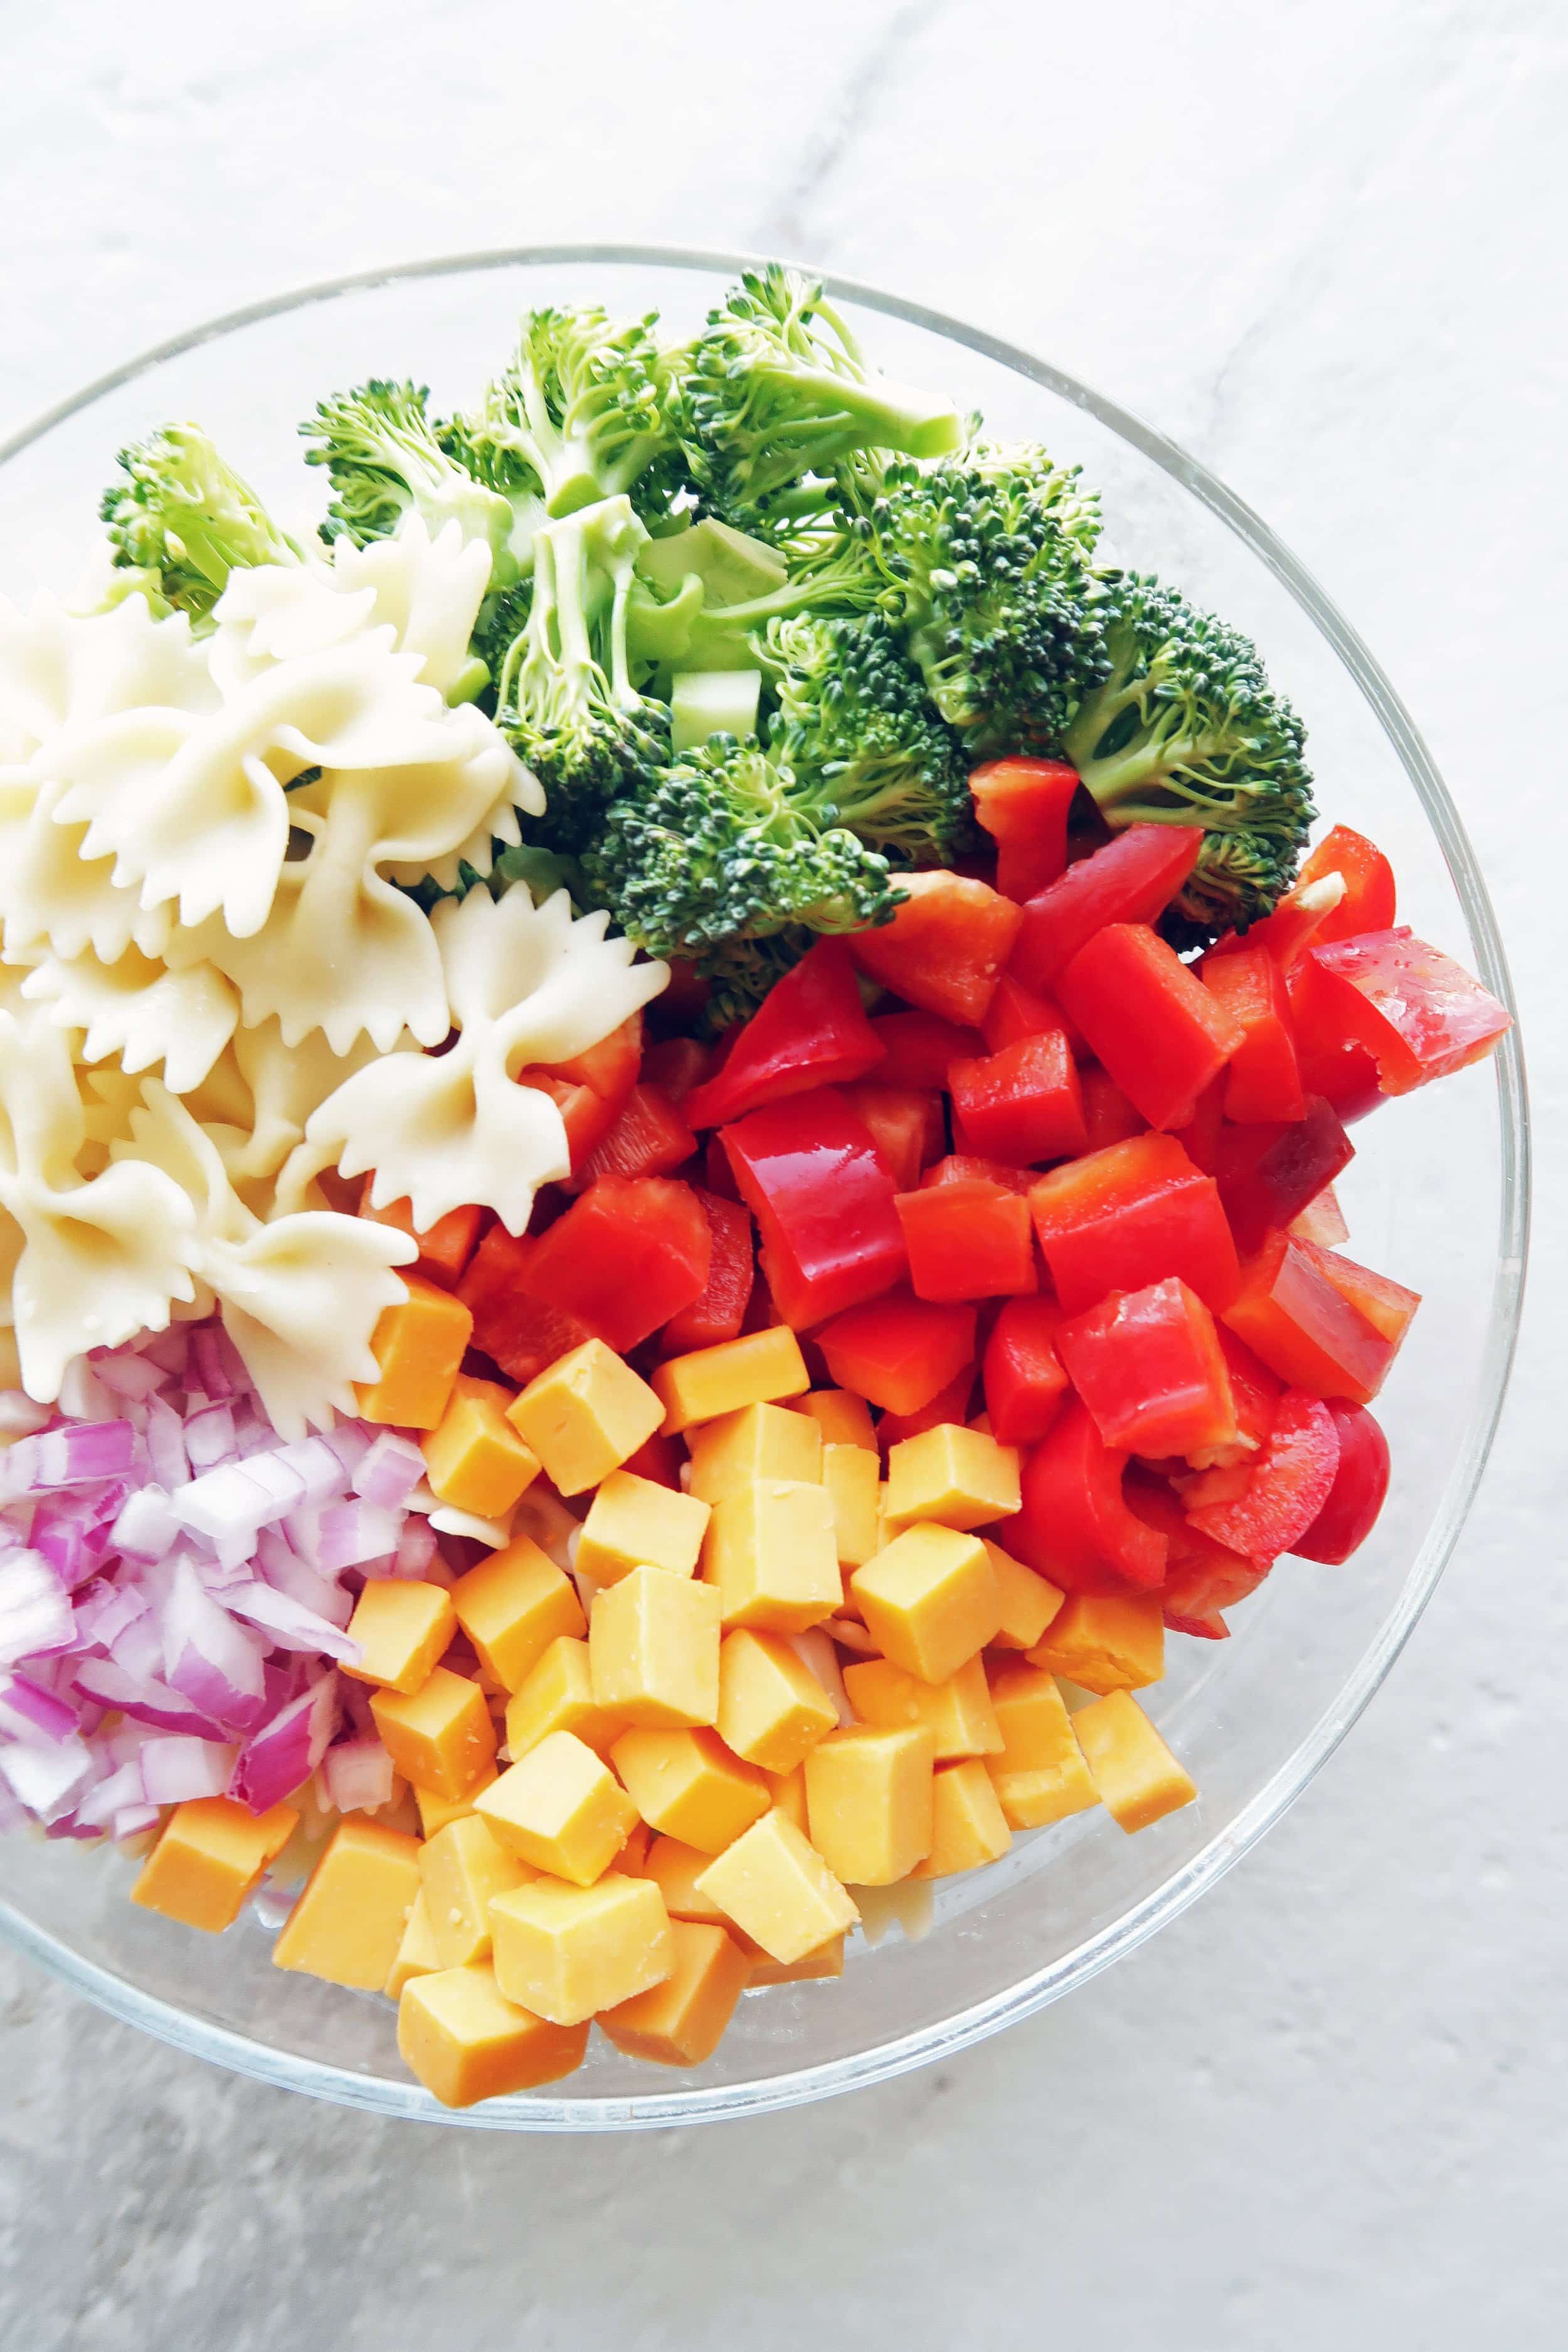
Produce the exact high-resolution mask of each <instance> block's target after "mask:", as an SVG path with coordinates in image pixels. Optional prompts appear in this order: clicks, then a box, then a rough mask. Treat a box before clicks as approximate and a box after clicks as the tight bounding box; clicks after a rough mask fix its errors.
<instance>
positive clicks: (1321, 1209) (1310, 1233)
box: [1286, 1184, 1351, 1249]
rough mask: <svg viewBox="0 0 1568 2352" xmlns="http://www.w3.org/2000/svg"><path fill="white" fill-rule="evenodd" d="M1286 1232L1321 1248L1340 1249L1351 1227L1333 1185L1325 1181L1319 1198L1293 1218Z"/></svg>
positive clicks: (1349, 1234) (1310, 1202) (1298, 1239)
mask: <svg viewBox="0 0 1568 2352" xmlns="http://www.w3.org/2000/svg"><path fill="white" fill-rule="evenodd" d="M1286 1231H1287V1233H1289V1236H1290V1238H1291V1240H1292V1241H1293V1242H1316V1243H1317V1244H1318V1247H1319V1248H1320V1249H1338V1247H1339V1245H1340V1244H1341V1243H1342V1242H1348V1241H1349V1239H1350V1237H1351V1229H1350V1227H1349V1225H1348V1224H1347V1223H1345V1213H1344V1211H1343V1210H1342V1208H1341V1206H1340V1196H1339V1194H1338V1193H1337V1192H1335V1190H1334V1188H1333V1186H1332V1185H1331V1184H1325V1185H1324V1187H1323V1189H1322V1191H1321V1192H1320V1193H1319V1194H1318V1196H1317V1198H1316V1199H1315V1200H1311V1201H1309V1202H1308V1203H1307V1205H1306V1207H1305V1208H1304V1209H1301V1210H1299V1211H1298V1213H1296V1215H1295V1216H1293V1217H1292V1218H1291V1220H1290V1223H1289V1225H1288V1226H1287V1227H1286Z"/></svg>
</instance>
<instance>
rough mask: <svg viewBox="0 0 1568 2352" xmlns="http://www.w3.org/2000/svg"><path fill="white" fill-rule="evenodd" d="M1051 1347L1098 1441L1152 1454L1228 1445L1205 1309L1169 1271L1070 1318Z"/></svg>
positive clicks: (1231, 1408) (1215, 1342)
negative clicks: (1091, 1420) (1090, 1418)
mask: <svg viewBox="0 0 1568 2352" xmlns="http://www.w3.org/2000/svg"><path fill="white" fill-rule="evenodd" d="M1057 1353H1058V1355H1059V1356H1060V1358H1061V1360H1062V1362H1063V1363H1064V1364H1065V1365H1066V1366H1067V1370H1068V1378H1069V1379H1070V1381H1072V1384H1073V1386H1074V1388H1075V1389H1076V1390H1077V1391H1078V1392H1079V1396H1080V1397H1081V1398H1082V1399H1083V1402H1084V1403H1085V1404H1086V1405H1087V1406H1088V1407H1089V1412H1090V1413H1091V1414H1092V1415H1093V1418H1094V1425H1095V1427H1096V1428H1097V1429H1098V1430H1099V1432H1100V1436H1101V1438H1102V1439H1103V1440H1104V1442H1105V1444H1107V1445H1110V1446H1119V1447H1121V1449H1122V1450H1123V1451H1124V1452H1126V1453H1129V1454H1147V1455H1149V1456H1151V1457H1153V1458H1156V1459H1157V1458H1159V1457H1161V1456H1163V1455H1165V1454H1199V1453H1204V1452H1207V1451H1211V1450H1212V1449H1213V1448H1215V1447H1216V1446H1228V1445H1234V1444H1235V1443H1236V1405H1235V1402H1234V1401H1233V1399H1232V1397H1231V1393H1230V1375H1229V1373H1228V1372H1227V1370H1226V1361H1225V1357H1224V1355H1223V1354H1222V1353H1221V1350H1220V1344H1219V1339H1218V1337H1217V1335H1216V1333H1215V1320H1214V1317H1213V1316H1212V1315H1211V1314H1210V1313H1209V1310H1208V1308H1207V1307H1205V1305H1204V1303H1203V1300H1202V1299H1201V1298H1199V1297H1196V1296H1195V1295H1194V1292H1192V1291H1190V1290H1189V1289H1188V1288H1187V1286H1186V1284H1185V1283H1184V1282H1181V1281H1179V1280H1177V1279H1176V1278H1175V1277H1174V1276H1169V1277H1167V1279H1166V1280H1165V1281H1163V1282H1155V1283H1151V1284H1150V1286H1148V1288H1147V1289H1145V1290H1131V1291H1113V1292H1112V1293H1111V1295H1110V1297H1109V1298H1105V1299H1102V1300H1101V1301H1100V1305H1099V1306H1098V1307H1090V1308H1089V1312H1088V1314H1087V1315H1077V1316H1074V1317H1073V1318H1071V1319H1070V1320H1069V1321H1068V1322H1065V1323H1064V1324H1063V1325H1062V1327H1061V1329H1060V1330H1059V1331H1058V1333H1057Z"/></svg>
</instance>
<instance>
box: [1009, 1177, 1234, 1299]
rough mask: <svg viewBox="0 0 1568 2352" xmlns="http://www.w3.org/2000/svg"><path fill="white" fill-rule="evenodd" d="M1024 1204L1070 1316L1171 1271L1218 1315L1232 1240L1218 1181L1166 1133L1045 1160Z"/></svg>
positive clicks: (1230, 1282) (1227, 1291) (1226, 1291)
mask: <svg viewBox="0 0 1568 2352" xmlns="http://www.w3.org/2000/svg"><path fill="white" fill-rule="evenodd" d="M1029 1210H1030V1213H1031V1215H1032V1216H1033V1218H1034V1220H1035V1231H1036V1233H1037V1235H1038V1237H1039V1243H1040V1247H1041V1249H1042V1250H1043V1251H1044V1252H1045V1256H1046V1264H1047V1266H1048V1267H1049V1268H1050V1274H1051V1280H1052V1282H1053V1283H1054V1284H1055V1286H1056V1293H1057V1297H1058V1299H1059V1300H1060V1301H1061V1304H1062V1307H1063V1309H1064V1311H1065V1312H1066V1313H1067V1314H1068V1315H1078V1314H1081V1312H1082V1311H1083V1309H1084V1308H1085V1307H1092V1306H1094V1304H1095V1303H1096V1301H1097V1300H1099V1299H1101V1298H1103V1297H1106V1295H1107V1294H1108V1292H1110V1291H1112V1290H1142V1289H1143V1288H1144V1287H1145V1286H1146V1285H1147V1284H1149V1283H1151V1282H1159V1281H1161V1280H1162V1279H1163V1277H1164V1276H1166V1275H1169V1274H1176V1275H1180V1276H1181V1278H1182V1280H1183V1281H1184V1283H1186V1284H1187V1286H1188V1287H1189V1288H1190V1289H1193V1290H1195V1291H1196V1292H1197V1294H1198V1297H1200V1298H1201V1299H1202V1300H1203V1302H1204V1304H1205V1307H1212V1308H1213V1309H1214V1311H1215V1313H1216V1314H1217V1313H1218V1312H1219V1311H1220V1309H1221V1308H1222V1307H1226V1306H1227V1305H1228V1304H1229V1302H1230V1300H1231V1299H1232V1298H1233V1297H1234V1296H1235V1294H1236V1287H1237V1279H1238V1274H1237V1260H1236V1244H1235V1243H1234V1242H1233V1241H1232V1239H1231V1236H1230V1227H1229V1226H1228V1225H1227V1224H1226V1221H1225V1212H1224V1210H1223V1209H1222V1208H1221V1207H1220V1202H1219V1192H1218V1190H1217V1188H1216V1186H1215V1182H1214V1179H1213V1178H1212V1177H1209V1176H1205V1175H1202V1174H1200V1172H1199V1171H1198V1170H1197V1169H1196V1168H1194V1165H1193V1163H1192V1161H1191V1160H1189V1159H1188V1157H1187V1155H1186V1153H1185V1152H1184V1150H1183V1149H1182V1147H1181V1145H1180V1144H1179V1143H1178V1142H1177V1141H1176V1139H1175V1138H1174V1137H1173V1136H1170V1135H1134V1136H1131V1137H1129V1139H1127V1141H1126V1142H1125V1143H1112V1144H1109V1145H1108V1146H1107V1147H1106V1149H1105V1150H1103V1151H1091V1152H1089V1153H1088V1154H1087V1155H1086V1156H1085V1157H1084V1158H1083V1159H1082V1160H1069V1161H1068V1162H1067V1163H1066V1164H1065V1165H1064V1166H1063V1167H1060V1168H1053V1169H1051V1170H1050V1171H1048V1173H1047V1174H1046V1175H1044V1176H1041V1177H1039V1178H1038V1179H1037V1181H1036V1182H1035V1184H1034V1185H1033V1186H1032V1187H1031V1189H1030V1192H1029Z"/></svg>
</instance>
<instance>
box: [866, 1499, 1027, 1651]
mask: <svg viewBox="0 0 1568 2352" xmlns="http://www.w3.org/2000/svg"><path fill="white" fill-rule="evenodd" d="M849 1590H850V1591H851V1593H852V1594H853V1596H854V1598H855V1601H857V1603H858V1606H859V1610H860V1614H861V1616H862V1617H863V1618H864V1619H865V1621H866V1626H867V1630H868V1632H869V1633H870V1634H871V1637H872V1639H873V1640H874V1641H875V1642H877V1643H879V1646H880V1648H881V1651H882V1654H883V1655H884V1656H885V1657H889V1658H891V1660H892V1661H893V1664H895V1665H896V1666H902V1667H903V1668H904V1670H905V1672H906V1673H908V1674H911V1675H918V1676H919V1677H920V1679H921V1682H926V1683H944V1682H946V1681H947V1679H948V1677H949V1675H955V1674H956V1673H957V1672H958V1669H959V1668H960V1666H962V1665H963V1664H964V1663H965V1662H966V1660H968V1659H970V1658H972V1657H973V1655H974V1654H975V1652H976V1651H977V1650H982V1649H984V1646H985V1644H986V1643H987V1642H989V1641H990V1640H991V1639H992V1638H993V1636H994V1633H995V1632H996V1628H997V1626H998V1625H999V1624H1000V1623H1001V1622H1002V1601H1001V1595H1000V1593H999V1592H998V1591H997V1586H996V1571H995V1570H994V1568H993V1567H992V1565H991V1559H990V1555H989V1554H988V1553H987V1551H986V1549H985V1547H984V1544H983V1543H982V1542H981V1540H980V1538H979V1537H978V1536H973V1535H966V1534H963V1533H961V1532H960V1531H959V1530H958V1529H957V1528H942V1527H934V1526H931V1525H929V1524H922V1525H921V1526H918V1527H912V1528H905V1529H904V1531H903V1533H902V1534H901V1535H897V1536H895V1537H894V1538H893V1539H892V1541H891V1542H890V1543H889V1544H888V1545H887V1546H886V1547H885V1549H883V1550H881V1551H879V1553H878V1554H877V1556H876V1558H875V1559H871V1560H868V1562H867V1564H866V1566H865V1567H864V1568H858V1569H857V1570H855V1573H854V1575H853V1576H852V1577H851V1578H850V1580H849Z"/></svg>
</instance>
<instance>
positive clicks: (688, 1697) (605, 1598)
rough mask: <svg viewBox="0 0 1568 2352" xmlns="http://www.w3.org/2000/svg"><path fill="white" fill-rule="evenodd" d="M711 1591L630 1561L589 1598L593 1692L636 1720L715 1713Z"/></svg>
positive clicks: (665, 1721) (715, 1604)
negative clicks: (625, 1572)
mask: <svg viewBox="0 0 1568 2352" xmlns="http://www.w3.org/2000/svg"><path fill="white" fill-rule="evenodd" d="M719 1616H720V1602H719V1595H718V1593H717V1592H716V1591H714V1590H713V1588H712V1586H711V1585H709V1584H695V1583H692V1582H690V1581H689V1580H688V1579H686V1578H685V1577H677V1576H670V1575H668V1574H667V1573H666V1571H665V1570H663V1569H661V1568H634V1569H633V1570H632V1572H631V1574H630V1575H629V1576H623V1577H622V1579H621V1580H620V1582H619V1583H618V1584H612V1585H609V1586H607V1587H606V1588H605V1591H603V1592H600V1593H597V1594H595V1600H594V1614H593V1618H592V1620H591V1622H590V1623H589V1627H588V1662H589V1664H590V1666H591V1667H592V1670H593V1678H594V1699H595V1705H596V1706H601V1707H603V1708H604V1709H605V1712H606V1713H607V1714H610V1715H616V1716H619V1717H620V1718H621V1719H622V1721H623V1722H625V1723H628V1724H634V1725H637V1726H639V1727H661V1726H667V1725H668V1726H674V1725H680V1724H706V1723H712V1722H714V1721H715V1720H716V1719H717V1717H718V1713H719Z"/></svg>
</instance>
